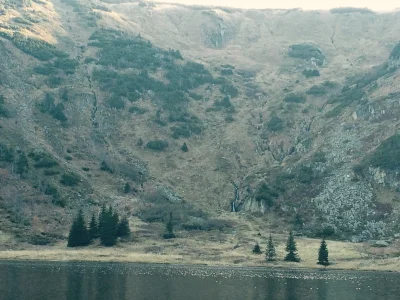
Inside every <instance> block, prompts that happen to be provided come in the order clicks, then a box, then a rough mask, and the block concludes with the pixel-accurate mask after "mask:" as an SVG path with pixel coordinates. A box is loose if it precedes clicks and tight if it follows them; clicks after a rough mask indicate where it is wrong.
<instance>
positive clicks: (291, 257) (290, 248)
mask: <svg viewBox="0 0 400 300" xmlns="http://www.w3.org/2000/svg"><path fill="white" fill-rule="evenodd" d="M286 252H287V254H286V257H285V261H292V262H299V261H300V257H299V256H298V254H297V246H296V242H295V240H294V236H293V232H292V231H291V232H290V233H289V238H288V240H287V243H286Z"/></svg>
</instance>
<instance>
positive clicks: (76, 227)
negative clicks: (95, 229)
mask: <svg viewBox="0 0 400 300" xmlns="http://www.w3.org/2000/svg"><path fill="white" fill-rule="evenodd" d="M89 243H90V240H89V233H88V230H87V228H86V224H85V219H84V218H83V212H82V210H79V212H78V215H77V216H76V218H75V220H74V222H73V223H72V226H71V230H70V232H69V236H68V245H67V246H68V247H82V246H87V245H89Z"/></svg>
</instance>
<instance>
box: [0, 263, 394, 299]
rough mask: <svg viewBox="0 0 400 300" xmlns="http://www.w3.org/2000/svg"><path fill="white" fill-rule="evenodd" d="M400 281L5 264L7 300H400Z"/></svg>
mask: <svg viewBox="0 0 400 300" xmlns="http://www.w3.org/2000/svg"><path fill="white" fill-rule="evenodd" d="M399 283H400V275H399V274H385V273H341V272H324V274H322V273H305V272H300V271H299V272H283V271H266V270H265V269H264V270H251V269H215V268H195V267H171V266H170V267H168V266H164V267H163V266H144V265H129V264H125V265H124V264H74V263H70V264H68V263H63V264H61V263H5V262H0V299H1V300H36V299H37V300H55V299H57V300H128V299H129V300H141V299H143V300H153V299H157V300H164V299H165V300H191V299H207V300H213V299H218V300H220V299H229V300H236V299H238V300H239V299H240V300H244V299H249V300H277V299H284V300H353V299H354V300H370V299H371V300H372V299H374V300H375V299H379V300H380V299H385V300H398V299H399V298H398V297H399V296H398V295H399V293H400V284H399Z"/></svg>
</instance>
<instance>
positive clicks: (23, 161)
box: [15, 152, 29, 175]
mask: <svg viewBox="0 0 400 300" xmlns="http://www.w3.org/2000/svg"><path fill="white" fill-rule="evenodd" d="M28 169H29V163H28V158H27V157H26V155H25V153H24V152H22V153H21V154H20V155H19V157H18V160H17V162H16V170H15V171H16V173H17V174H19V175H24V174H25V173H26V172H27V171H28Z"/></svg>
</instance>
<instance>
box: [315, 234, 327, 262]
mask: <svg viewBox="0 0 400 300" xmlns="http://www.w3.org/2000/svg"><path fill="white" fill-rule="evenodd" d="M328 254H329V252H328V246H327V244H326V242H325V238H323V239H322V241H321V245H320V246H319V251H318V262H317V264H319V265H323V266H325V267H327V266H329V259H328Z"/></svg>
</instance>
